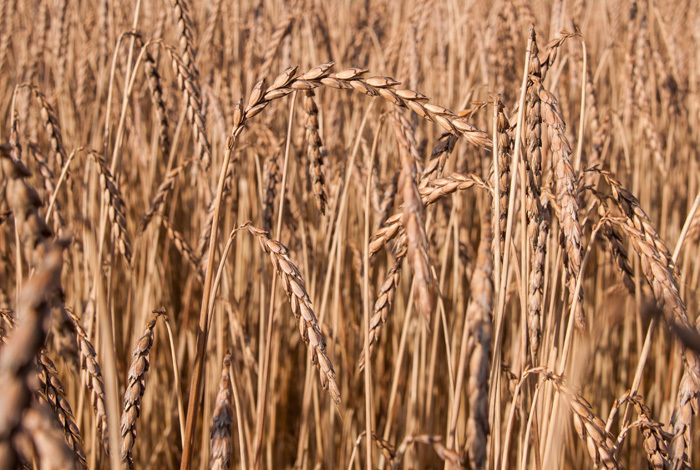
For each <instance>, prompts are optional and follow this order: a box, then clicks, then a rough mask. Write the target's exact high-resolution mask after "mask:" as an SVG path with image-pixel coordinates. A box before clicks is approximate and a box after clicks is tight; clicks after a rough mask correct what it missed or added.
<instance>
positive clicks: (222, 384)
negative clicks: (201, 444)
mask: <svg viewBox="0 0 700 470" xmlns="http://www.w3.org/2000/svg"><path fill="white" fill-rule="evenodd" d="M230 366H231V353H230V352H228V351H227V352H226V356H224V363H223V366H222V367H221V380H220V381H219V393H218V394H217V395H216V404H215V405H214V416H213V418H212V420H213V424H212V426H211V452H210V454H211V457H210V458H209V469H210V470H224V469H228V468H229V467H230V465H229V461H230V459H231V425H232V424H233V408H232V407H231V393H232V392H231V377H230V376H229V367H230Z"/></svg>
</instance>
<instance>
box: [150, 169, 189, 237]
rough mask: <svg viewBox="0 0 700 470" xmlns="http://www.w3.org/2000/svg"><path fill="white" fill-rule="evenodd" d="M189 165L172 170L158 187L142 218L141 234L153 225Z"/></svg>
mask: <svg viewBox="0 0 700 470" xmlns="http://www.w3.org/2000/svg"><path fill="white" fill-rule="evenodd" d="M188 164H189V161H186V162H184V163H183V164H182V165H180V166H177V167H175V168H173V169H172V170H170V172H168V175H167V176H166V177H165V179H164V180H163V182H162V183H161V184H160V186H158V189H157V190H156V194H155V195H154V196H153V198H151V204H150V205H149V206H148V209H147V210H146V213H145V214H144V215H143V217H142V218H141V222H139V228H138V233H139V234H141V233H143V232H144V231H145V230H146V228H147V227H148V224H150V223H151V220H152V219H153V216H155V215H156V213H157V212H158V210H159V209H160V207H161V206H162V205H163V204H164V203H165V199H166V198H167V197H168V195H169V194H170V193H171V192H172V191H173V189H175V179H176V178H177V177H178V175H179V174H180V173H182V170H184V169H185V167H186V166H187V165H188Z"/></svg>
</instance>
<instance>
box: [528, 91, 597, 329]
mask: <svg viewBox="0 0 700 470" xmlns="http://www.w3.org/2000/svg"><path fill="white" fill-rule="evenodd" d="M533 86H534V87H535V90H536V92H537V94H538V95H539V99H540V102H541V106H542V122H544V123H545V124H546V125H547V130H548V134H549V141H550V144H549V145H550V147H551V149H552V153H553V154H554V181H555V183H556V191H557V202H558V204H559V205H560V207H561V210H560V211H558V212H557V216H558V217H559V224H560V226H561V229H562V235H563V245H564V247H565V250H564V253H565V254H566V258H565V261H566V266H567V272H568V278H567V279H568V281H567V282H568V285H567V287H568V290H569V304H575V305H576V308H575V309H574V318H575V321H576V326H577V327H578V328H584V327H585V326H586V316H585V313H584V310H583V304H582V302H583V289H580V290H579V295H578V298H576V299H575V298H574V294H575V291H576V281H577V279H578V277H579V275H580V273H581V260H582V258H583V245H582V239H581V223H580V221H579V214H578V209H579V207H578V197H577V190H576V174H575V173H574V169H573V167H572V166H571V145H570V144H569V140H568V139H567V138H566V134H565V131H566V124H565V123H564V118H563V117H562V114H561V109H560V106H559V101H558V100H557V99H556V98H555V97H554V95H553V94H552V93H550V92H549V91H547V90H545V88H544V87H543V86H542V83H541V82H540V81H538V80H537V79H536V78H535V79H534V85H533Z"/></svg>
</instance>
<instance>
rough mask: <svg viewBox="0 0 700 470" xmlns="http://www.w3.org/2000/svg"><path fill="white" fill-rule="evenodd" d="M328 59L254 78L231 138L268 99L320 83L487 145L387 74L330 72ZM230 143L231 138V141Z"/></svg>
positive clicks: (458, 120) (485, 138) (480, 133)
mask: <svg viewBox="0 0 700 470" xmlns="http://www.w3.org/2000/svg"><path fill="white" fill-rule="evenodd" d="M332 66H333V63H332V62H329V63H325V64H321V65H317V66H316V67H313V68H312V69H311V70H309V71H308V72H306V73H304V74H303V75H301V76H299V77H296V71H297V69H296V67H291V68H288V69H287V70H285V71H284V72H282V73H281V74H279V75H278V76H277V78H275V80H274V81H273V82H272V85H270V87H269V88H268V87H267V86H266V84H265V80H262V81H260V82H258V83H257V84H256V85H255V87H254V88H253V91H252V92H251V94H250V97H249V99H248V104H247V105H246V106H245V108H244V107H243V106H239V107H238V108H237V109H236V110H234V119H233V123H234V128H233V130H232V132H231V138H233V139H235V138H238V136H239V135H240V134H241V132H243V128H244V127H245V124H246V122H247V120H248V119H250V118H252V117H253V116H256V115H257V114H259V113H260V112H262V110H263V109H265V108H266V107H267V105H268V104H270V102H271V101H273V100H276V99H279V98H282V97H284V96H287V95H288V94H290V93H291V92H292V91H294V90H313V89H315V88H318V87H320V86H326V87H330V88H338V89H344V90H357V91H360V92H362V93H365V94H366V95H369V96H381V97H382V98H384V99H386V100H388V101H389V102H391V103H393V104H395V105H396V106H398V107H401V108H404V107H408V108H409V109H410V110H411V111H413V112H414V113H416V114H418V115H419V116H420V117H422V118H424V119H427V120H429V121H432V122H435V123H437V124H439V125H440V126H441V127H442V128H443V129H445V130H446V131H447V132H449V133H450V134H453V135H456V136H458V137H461V138H463V139H465V140H466V141H467V142H468V143H470V144H472V145H475V146H477V147H488V146H490V140H489V138H488V135H487V134H486V133H485V132H484V131H481V130H479V129H477V128H476V127H474V126H473V125H471V124H469V123H468V122H467V121H466V120H465V119H463V118H461V117H459V116H457V115H456V114H455V113H453V112H452V111H450V110H449V109H447V108H444V107H442V106H438V105H435V104H432V103H430V102H429V100H428V98H427V97H426V96H425V95H423V94H421V93H418V92H416V91H413V90H407V89H402V88H398V87H397V85H399V84H400V83H399V82H397V81H396V80H394V79H393V78H390V77H369V78H363V77H362V76H363V75H365V74H366V73H367V72H368V70H366V69H359V68H354V67H351V68H348V69H345V70H342V71H340V72H337V73H331V72H330V69H331V67H332ZM231 143H233V141H232V142H231Z"/></svg>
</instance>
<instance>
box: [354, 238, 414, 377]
mask: <svg viewBox="0 0 700 470" xmlns="http://www.w3.org/2000/svg"><path fill="white" fill-rule="evenodd" d="M406 245H407V243H406V236H405V235H404V234H402V236H401V240H400V241H399V243H398V244H397V246H398V247H399V251H398V253H396V259H395V260H394V264H393V265H392V266H391V268H389V271H387V273H386V279H385V280H384V283H383V284H382V286H381V287H380V288H379V293H378V295H377V300H375V302H374V310H373V311H372V317H371V318H370V320H369V345H368V347H369V357H370V359H371V358H372V355H373V353H374V346H375V345H376V344H377V343H378V342H379V339H380V338H381V336H382V328H384V324H385V323H386V319H387V315H388V314H389V312H390V311H391V307H392V305H393V304H394V295H395V294H396V289H397V288H398V286H399V281H400V280H401V265H402V264H403V260H404V258H405V257H406V252H407V248H406ZM366 360H367V359H366V358H365V353H364V348H362V354H361V355H360V361H359V366H360V370H364V368H365V361H366Z"/></svg>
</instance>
